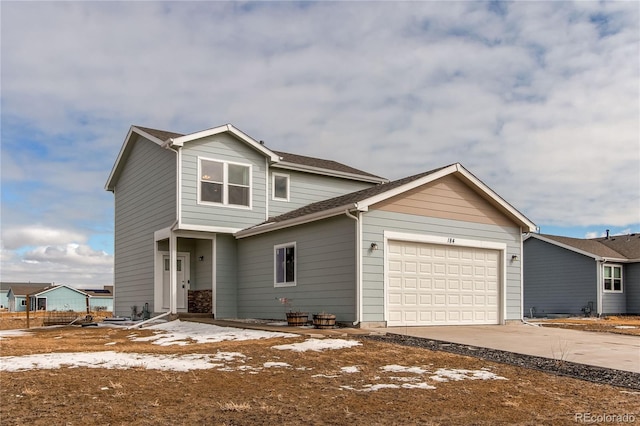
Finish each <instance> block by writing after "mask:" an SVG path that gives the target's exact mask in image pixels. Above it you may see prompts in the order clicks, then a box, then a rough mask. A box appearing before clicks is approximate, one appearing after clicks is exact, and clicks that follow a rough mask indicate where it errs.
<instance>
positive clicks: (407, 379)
mask: <svg viewBox="0 0 640 426" xmlns="http://www.w3.org/2000/svg"><path fill="white" fill-rule="evenodd" d="M389 378H390V379H391V380H397V381H399V382H419V381H420V380H422V379H420V378H419V377H389Z"/></svg>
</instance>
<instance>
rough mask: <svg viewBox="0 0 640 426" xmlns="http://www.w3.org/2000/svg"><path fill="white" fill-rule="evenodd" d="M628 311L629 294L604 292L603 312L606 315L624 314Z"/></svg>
mask: <svg viewBox="0 0 640 426" xmlns="http://www.w3.org/2000/svg"><path fill="white" fill-rule="evenodd" d="M626 312H627V296H626V294H625V293H624V287H623V292H622V293H608V292H603V293H602V313H603V314H604V315H614V314H624V313H626Z"/></svg>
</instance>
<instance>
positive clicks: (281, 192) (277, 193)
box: [271, 173, 289, 201]
mask: <svg viewBox="0 0 640 426" xmlns="http://www.w3.org/2000/svg"><path fill="white" fill-rule="evenodd" d="M271 193H272V194H273V199H274V200H279V201H289V175H285V174H283V173H273V174H272V175H271Z"/></svg>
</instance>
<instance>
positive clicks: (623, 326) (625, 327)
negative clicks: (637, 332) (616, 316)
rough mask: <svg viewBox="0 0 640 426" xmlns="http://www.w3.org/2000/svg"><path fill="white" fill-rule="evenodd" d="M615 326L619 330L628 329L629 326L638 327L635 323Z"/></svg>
mask: <svg viewBox="0 0 640 426" xmlns="http://www.w3.org/2000/svg"><path fill="white" fill-rule="evenodd" d="M616 328H619V329H620V330H629V329H631V328H638V327H636V326H635V325H616Z"/></svg>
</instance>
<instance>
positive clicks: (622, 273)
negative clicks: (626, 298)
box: [602, 263, 624, 293]
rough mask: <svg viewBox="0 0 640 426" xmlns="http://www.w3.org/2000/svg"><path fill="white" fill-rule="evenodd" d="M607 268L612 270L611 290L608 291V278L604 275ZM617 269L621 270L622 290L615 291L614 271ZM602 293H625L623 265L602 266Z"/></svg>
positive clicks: (610, 264) (606, 264)
mask: <svg viewBox="0 0 640 426" xmlns="http://www.w3.org/2000/svg"><path fill="white" fill-rule="evenodd" d="M605 268H611V278H610V279H611V290H607V289H606V288H605V280H606V279H607V277H606V276H605V274H604V271H605ZM615 268H619V269H620V290H615V289H614V284H613V280H614V276H615V273H614V270H615ZM602 291H603V292H604V293H624V268H623V267H622V265H620V264H617V263H605V264H604V265H602Z"/></svg>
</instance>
